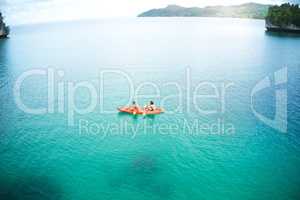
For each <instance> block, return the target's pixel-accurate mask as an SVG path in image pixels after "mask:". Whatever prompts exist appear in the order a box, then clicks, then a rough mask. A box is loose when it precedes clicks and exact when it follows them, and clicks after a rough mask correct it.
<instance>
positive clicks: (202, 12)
mask: <svg viewBox="0 0 300 200" xmlns="http://www.w3.org/2000/svg"><path fill="white" fill-rule="evenodd" d="M269 7H270V5H263V4H258V3H246V4H242V5H236V6H208V7H205V8H198V7H192V8H185V7H181V6H177V5H169V6H167V7H166V8H161V9H152V10H149V11H146V12H144V13H142V14H140V15H139V17H236V18H254V19H264V18H265V17H266V16H267V13H268V9H269Z"/></svg>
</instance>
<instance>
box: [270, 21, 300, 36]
mask: <svg viewBox="0 0 300 200" xmlns="http://www.w3.org/2000/svg"><path fill="white" fill-rule="evenodd" d="M266 29H267V30H268V31H275V32H291V33H300V27H299V26H296V25H294V24H289V25H281V26H279V25H274V24H272V22H271V21H270V20H267V19H266Z"/></svg>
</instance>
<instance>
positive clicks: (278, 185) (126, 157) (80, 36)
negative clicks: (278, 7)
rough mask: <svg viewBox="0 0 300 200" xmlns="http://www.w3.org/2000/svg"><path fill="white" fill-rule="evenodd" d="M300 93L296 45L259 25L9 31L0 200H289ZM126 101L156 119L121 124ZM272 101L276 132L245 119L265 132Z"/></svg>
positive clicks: (297, 149) (298, 141) (2, 66)
mask: <svg viewBox="0 0 300 200" xmlns="http://www.w3.org/2000/svg"><path fill="white" fill-rule="evenodd" d="M281 69H283V70H285V69H287V72H288V76H287V83H286V84H285V85H281V86H274V83H276V77H275V78H274V72H276V71H278V70H281ZM281 72H282V71H281ZM24 73H25V75H26V73H31V75H30V74H28V75H29V76H27V78H26V77H25V79H24V80H23V81H22V82H21V85H20V92H18V90H16V92H15V93H14V88H15V89H16V88H17V86H18V85H16V82H17V81H18V80H19V81H20V80H21V79H20V78H22V75H24ZM52 74H53V76H52ZM47 75H48V77H47ZM267 76H268V77H270V80H271V86H270V87H267V88H265V89H264V90H261V91H259V92H257V93H255V94H253V102H252V104H251V91H252V89H253V88H254V87H255V85H256V84H257V83H258V82H259V81H260V80H262V79H264V78H265V77H267ZM282 76H283V79H284V78H286V76H285V75H284V74H283V75H282ZM52 79H53V80H52ZM299 85H300V37H297V36H293V35H291V36H285V35H278V34H267V33H265V31H264V22H263V21H261V20H246V19H217V18H216V19H211V18H199V19H197V18H196V19H194V18H185V19H184V18H170V19H169V18H147V19H121V20H117V19H115V20H99V21H79V22H64V23H51V24H41V25H27V26H18V27H12V34H11V36H10V38H9V39H7V40H1V41H0V95H1V98H0V199H4V200H6V199H7V200H8V199H9V200H11V199H30V200H31V199H39V200H40V199H51V200H52V199H62V200H74V199H76V200H86V199H89V200H96V199H97V200H98V199H101V200H104V199H107V200H108V199H109V200H111V199H124V200H125V199H131V200H133V199H137V200H140V199H145V200H146V199H149V200H150V199H151V200H154V199H174V200H175V199H178V200H182V199H189V200H192V199H195V200H199V199H209V200H211V199H213V200H215V199H220V200H221V199H222V200H224V199H237V200H240V199H278V200H285V199H295V200H296V199H299V198H300V192H299V191H300V135H299V134H300V124H299V123H300V114H299V109H300V89H299ZM49 88H50V89H49ZM52 89H53V90H52ZM132 89H133V90H134V91H135V92H137V93H138V95H139V96H137V97H136V99H137V100H138V103H139V104H141V105H143V104H146V103H147V102H148V101H149V100H154V101H155V103H156V104H158V105H161V106H163V107H164V108H165V109H166V110H167V111H168V112H167V113H165V114H162V115H157V116H152V117H151V116H147V117H143V116H138V117H133V116H130V115H123V114H119V113H118V112H116V108H117V107H119V106H121V105H126V104H128V102H129V97H130V96H131V94H132V93H131V92H133V90H132ZM279 90H280V91H281V92H282V91H283V93H280V94H284V92H287V131H284V130H283V129H278V128H276V127H275V128H274V127H273V128H272V127H270V126H269V125H268V124H267V123H266V122H263V121H261V120H260V119H259V118H258V115H257V114H255V113H254V112H253V110H255V111H257V113H259V115H261V116H264V117H266V118H268V119H273V118H274V116H275V115H276V114H277V112H276V111H278V110H280V108H282V106H283V108H284V105H285V104H284V100H283V99H284V96H281V97H282V98H279V97H278V95H275V92H276V91H279ZM52 91H53V92H52ZM52 93H53V94H52ZM19 94H20V96H18V95H19ZM276 94H277V93H276ZM48 95H49V97H48ZM18 97H20V98H18ZM18 100H19V101H18ZM20 102H21V103H23V104H24V106H27V107H28V108H31V109H41V108H42V109H43V108H47V106H49V109H48V111H47V112H46V113H44V114H41V115H37V114H31V113H28V112H24V108H22V107H21V106H20ZM278 102H279V103H278ZM276 103H277V104H276ZM251 105H252V108H253V109H251ZM276 105H277V106H276ZM279 107H280V108H279ZM87 108H90V110H88V109H87ZM281 110H282V109H281ZM283 110H284V109H283ZM40 111H43V110H40ZM279 114H282V113H279ZM284 123H285V119H284V117H282V115H281V117H279V121H277V122H276V124H284Z"/></svg>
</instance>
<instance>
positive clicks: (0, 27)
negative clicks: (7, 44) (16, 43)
mask: <svg viewBox="0 0 300 200" xmlns="http://www.w3.org/2000/svg"><path fill="white" fill-rule="evenodd" d="M8 34H9V27H8V26H6V24H5V23H4V21H3V17H2V14H1V13H0V38H6V37H7V36H8Z"/></svg>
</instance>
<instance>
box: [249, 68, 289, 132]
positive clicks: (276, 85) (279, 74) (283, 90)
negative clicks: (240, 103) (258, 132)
mask: <svg viewBox="0 0 300 200" xmlns="http://www.w3.org/2000/svg"><path fill="white" fill-rule="evenodd" d="M272 78H273V79H272ZM272 80H273V81H272ZM287 82H288V72H287V67H284V68H282V69H280V70H278V71H276V72H274V73H273V74H271V75H269V76H266V77H265V78H263V79H262V80H260V81H259V82H258V83H257V84H256V85H255V86H254V88H253V89H252V91H251V109H252V111H253V113H254V115H255V116H256V117H257V118H258V119H259V120H260V121H262V122H263V123H264V124H266V125H268V126H270V127H272V128H274V129H275V130H278V131H280V132H283V133H286V132H287V124H288V122H287ZM266 89H271V90H272V91H273V92H274V94H275V106H274V109H275V114H274V117H273V118H268V117H266V116H264V115H263V114H261V113H259V111H257V110H256V109H255V108H254V104H255V101H254V96H255V94H257V93H258V92H264V90H266Z"/></svg>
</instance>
